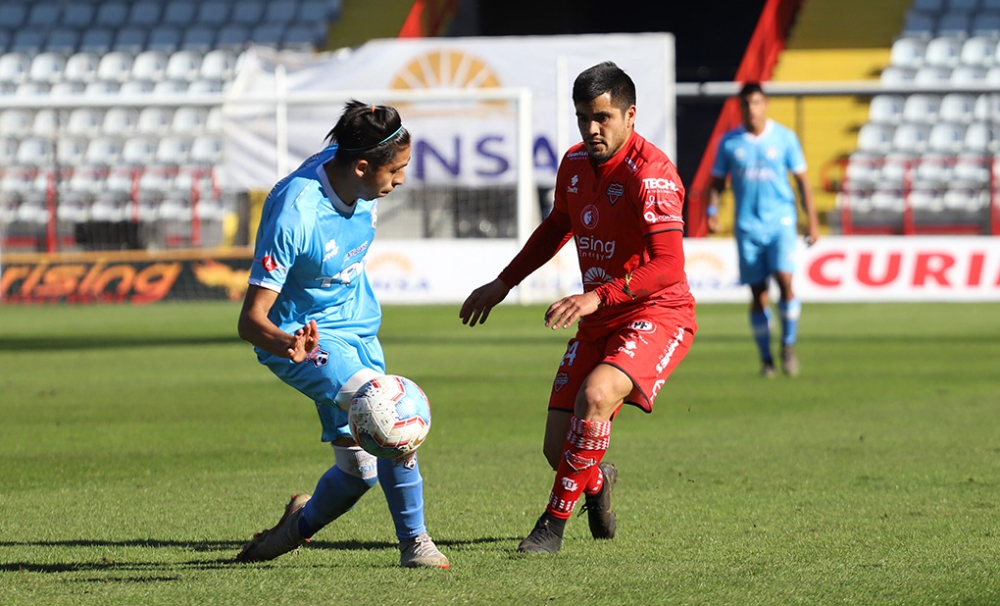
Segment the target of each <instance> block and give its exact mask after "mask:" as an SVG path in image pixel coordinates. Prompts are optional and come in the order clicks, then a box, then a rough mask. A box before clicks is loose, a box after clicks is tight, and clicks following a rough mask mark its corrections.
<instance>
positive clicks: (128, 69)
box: [97, 51, 134, 82]
mask: <svg viewBox="0 0 1000 606" xmlns="http://www.w3.org/2000/svg"><path fill="white" fill-rule="evenodd" d="M133 61H134V59H133V58H132V54H131V53H128V52H124V51H112V52H110V53H107V54H105V55H104V56H102V57H101V63H100V64H99V65H98V66H97V78H98V80H104V81H109V82H124V81H126V80H128V79H129V78H130V77H131V75H132V63H133Z"/></svg>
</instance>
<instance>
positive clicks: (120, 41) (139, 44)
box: [111, 25, 149, 54]
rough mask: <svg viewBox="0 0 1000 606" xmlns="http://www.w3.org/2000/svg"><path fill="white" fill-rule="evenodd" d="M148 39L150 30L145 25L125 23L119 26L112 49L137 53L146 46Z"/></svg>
mask: <svg viewBox="0 0 1000 606" xmlns="http://www.w3.org/2000/svg"><path fill="white" fill-rule="evenodd" d="M148 40H149V32H148V31H147V30H146V28H145V27H144V26H140V25H125V26H122V27H120V28H118V31H117V33H116V34H115V41H114V43H113V44H112V45H111V49H112V50H116V51H126V52H130V53H133V54H136V53H139V52H142V50H143V49H145V48H146V43H147V41H148Z"/></svg>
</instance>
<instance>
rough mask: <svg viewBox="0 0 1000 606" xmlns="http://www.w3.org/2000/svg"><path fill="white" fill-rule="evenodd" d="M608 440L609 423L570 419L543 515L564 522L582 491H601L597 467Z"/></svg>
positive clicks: (600, 479)
mask: <svg viewBox="0 0 1000 606" xmlns="http://www.w3.org/2000/svg"><path fill="white" fill-rule="evenodd" d="M610 439H611V421H582V420H580V419H578V418H576V416H575V415H574V416H573V417H571V418H570V420H569V432H568V433H567V434H566V443H565V445H564V446H563V458H562V460H561V461H559V469H557V470H556V480H555V483H554V484H553V485H552V494H550V495H549V505H548V507H546V508H545V511H546V512H547V513H549V514H550V515H552V516H554V517H556V518H561V519H564V520H565V519H567V518H569V517H570V515H572V513H573V508H574V507H575V506H576V502H577V500H578V499H579V498H580V493H581V492H583V490H584V488H588V489H590V490H595V486H596V490H600V489H601V488H600V487H601V485H602V484H603V482H604V479H603V478H602V477H601V470H600V469H599V468H598V467H597V465H598V464H599V463H600V462H601V459H603V458H604V453H605V452H607V450H608V442H609V440H610ZM591 494H596V491H595V493H591Z"/></svg>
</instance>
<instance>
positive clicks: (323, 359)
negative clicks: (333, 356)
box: [306, 347, 330, 368]
mask: <svg viewBox="0 0 1000 606" xmlns="http://www.w3.org/2000/svg"><path fill="white" fill-rule="evenodd" d="M306 359H307V360H309V361H310V362H312V364H313V366H315V367H316V368H320V367H322V366H326V364H327V362H329V361H330V352H328V351H324V350H322V349H320V348H318V347H317V348H316V349H314V350H312V351H310V352H309V355H308V356H306Z"/></svg>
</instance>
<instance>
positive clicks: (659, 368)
mask: <svg viewBox="0 0 1000 606" xmlns="http://www.w3.org/2000/svg"><path fill="white" fill-rule="evenodd" d="M683 341H684V329H683V328H681V327H680V326H678V327H677V334H675V335H674V338H673V339H672V340H671V341H670V347H667V350H666V351H665V352H663V357H661V358H660V362H659V363H658V364H657V365H656V372H663V370H664V369H665V368H666V367H667V366H670V360H671V359H672V358H673V357H674V352H675V351H677V347H678V346H679V345H680V344H681V343H682V342H683Z"/></svg>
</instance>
